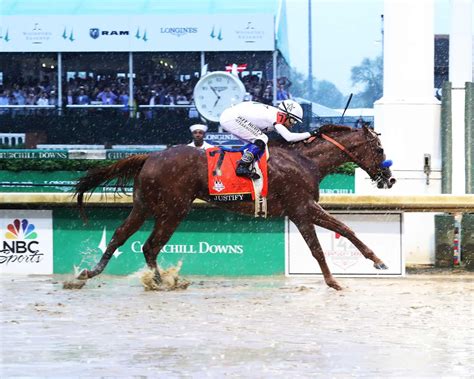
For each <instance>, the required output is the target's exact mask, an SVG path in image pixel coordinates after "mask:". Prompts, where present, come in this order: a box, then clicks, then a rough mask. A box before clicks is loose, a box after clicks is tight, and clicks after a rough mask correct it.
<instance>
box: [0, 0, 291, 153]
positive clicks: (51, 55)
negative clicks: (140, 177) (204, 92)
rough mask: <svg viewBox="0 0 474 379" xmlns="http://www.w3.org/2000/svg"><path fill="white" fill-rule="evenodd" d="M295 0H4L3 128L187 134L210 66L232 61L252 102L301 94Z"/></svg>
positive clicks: (101, 138)
mask: <svg viewBox="0 0 474 379" xmlns="http://www.w3.org/2000/svg"><path fill="white" fill-rule="evenodd" d="M285 5H286V4H285V1H277V0H265V1H261V2H251V1H241V2H239V3H238V4H237V3H235V2H231V1H219V2H214V1H211V0H209V1H199V2H195V1H179V2H174V3H173V4H172V5H170V3H168V2H166V3H163V2H148V1H144V0H142V1H135V2H118V3H117V2H113V3H112V2H106V3H103V4H100V5H98V4H97V3H96V2H93V1H90V0H76V1H68V2H63V1H59V0H55V1H52V2H51V1H48V2H47V1H35V2H17V1H8V0H7V1H3V3H2V7H3V9H2V16H3V18H2V38H1V39H0V46H1V51H2V53H1V55H2V59H1V60H0V119H1V122H0V133H25V134H26V145H27V147H30V148H31V147H34V146H35V144H37V143H42V144H88V145H94V144H107V145H111V144H121V145H133V144H160V145H161V144H164V145H170V144H176V143H182V142H185V141H186V139H187V136H188V134H187V127H188V126H189V124H191V123H194V122H196V121H198V120H197V119H198V118H199V115H198V113H197V111H196V109H195V108H194V106H193V88H194V85H195V84H196V82H197V81H198V79H199V78H200V76H201V73H202V72H203V69H204V67H206V68H207V70H209V71H218V70H219V71H226V70H227V71H229V70H230V67H231V66H232V64H237V65H238V74H239V76H240V78H241V80H242V82H243V83H244V85H245V87H246V90H247V92H248V98H249V99H253V100H258V101H261V102H264V103H268V104H273V103H275V102H276V100H277V99H278V98H281V96H290V95H289V92H290V91H291V89H289V88H287V86H288V83H289V82H288V81H287V80H286V79H285V78H286V76H287V75H288V42H287V37H286V35H287V33H286V18H285ZM104 15H107V18H106V21H104V20H105V18H104V17H103V16H104ZM196 15H198V16H196ZM213 128H214V129H217V126H216V125H211V130H213ZM31 133H36V137H35V138H34V139H33V138H29V135H31ZM38 133H39V134H38ZM184 136H186V137H184Z"/></svg>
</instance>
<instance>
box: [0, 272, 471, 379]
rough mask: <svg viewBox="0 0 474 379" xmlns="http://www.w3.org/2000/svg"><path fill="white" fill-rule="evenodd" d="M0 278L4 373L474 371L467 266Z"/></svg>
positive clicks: (370, 374) (0, 372) (377, 374)
mask: <svg viewBox="0 0 474 379" xmlns="http://www.w3.org/2000/svg"><path fill="white" fill-rule="evenodd" d="M68 279H71V278H70V277H66V276H28V277H26V276H25V277H19V276H7V275H2V276H1V277H0V295H1V316H0V340H1V342H0V348H1V350H0V353H1V361H0V363H1V365H0V377H2V378H5V377H12V376H22V377H62V378H64V377H133V376H149V377H158V376H159V377H166V378H178V377H179V378H183V377H195V378H201V377H211V378H223V377H245V378H247V377H248V378H308V377H314V376H317V375H319V376H320V377H324V378H332V377H335V378H347V377H363V378H382V377H383V378H387V377H392V378H393V377H397V378H400V377H403V378H414V377H424V378H426V377H427V378H440V377H444V378H445V377H453V378H454V377H456V378H459V377H471V378H472V373H473V372H474V358H473V357H474V286H473V279H474V275H473V274H472V273H467V272H454V273H446V271H443V272H433V271H431V272H424V271H423V270H421V272H419V273H416V274H413V273H412V274H408V276H407V277H405V278H373V279H372V278H371V279H367V278H360V279H340V282H341V283H342V284H343V286H344V287H347V288H346V289H345V290H344V291H341V292H336V291H334V290H332V289H329V288H327V287H326V286H325V285H324V284H323V282H322V280H321V279H319V278H284V277H271V278H235V279H229V278H197V277H186V279H188V280H189V281H191V285H190V286H189V287H188V289H187V290H182V291H161V292H156V291H145V290H144V288H143V286H142V285H141V283H140V280H139V278H138V276H137V275H134V276H130V277H107V276H102V277H99V278H98V279H94V280H91V281H89V282H87V284H86V285H85V286H84V287H83V288H82V289H69V290H68V289H63V285H62V283H63V282H64V281H65V280H68Z"/></svg>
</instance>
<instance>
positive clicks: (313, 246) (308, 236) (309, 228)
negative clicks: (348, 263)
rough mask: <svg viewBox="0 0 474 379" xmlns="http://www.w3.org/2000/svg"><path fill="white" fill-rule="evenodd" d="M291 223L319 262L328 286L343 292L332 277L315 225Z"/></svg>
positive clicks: (296, 221) (306, 222)
mask: <svg viewBox="0 0 474 379" xmlns="http://www.w3.org/2000/svg"><path fill="white" fill-rule="evenodd" d="M291 221H293V222H294V223H295V225H296V227H297V228H298V230H299V231H300V233H301V235H302V236H303V238H304V240H305V241H306V243H307V244H308V247H309V249H310V250H311V254H312V255H313V257H314V258H315V259H316V260H317V261H318V263H319V267H321V272H322V273H323V276H324V281H325V282H326V284H327V285H328V286H329V287H332V288H334V289H336V290H338V291H340V290H342V287H341V286H340V285H339V283H338V282H337V280H336V279H335V278H334V276H332V274H331V271H330V270H329V267H328V264H327V263H326V258H325V257H324V252H323V249H322V248H321V244H320V243H319V240H318V237H317V235H316V231H315V230H314V225H313V224H312V223H311V222H308V221H303V220H296V219H292V220H291Z"/></svg>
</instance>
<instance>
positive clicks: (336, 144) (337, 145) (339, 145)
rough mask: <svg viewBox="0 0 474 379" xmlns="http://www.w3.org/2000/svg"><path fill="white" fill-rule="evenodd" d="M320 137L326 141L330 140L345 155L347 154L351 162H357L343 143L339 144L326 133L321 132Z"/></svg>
mask: <svg viewBox="0 0 474 379" xmlns="http://www.w3.org/2000/svg"><path fill="white" fill-rule="evenodd" d="M321 137H322V138H323V139H325V140H326V141H328V142H331V143H332V144H333V145H334V146H336V147H337V148H338V149H340V150H342V151H343V152H344V153H345V154H346V155H348V156H349V157H350V158H351V159H352V161H353V162H355V163H357V161H358V159H357V158H356V156H355V155H354V154H352V153H351V152H350V151H349V150H347V149H346V148H345V146H344V145H341V144H340V143H339V142H337V141H336V140H335V139H333V138H331V137H329V136H328V135H326V134H324V133H321Z"/></svg>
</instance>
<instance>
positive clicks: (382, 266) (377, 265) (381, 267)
mask: <svg viewBox="0 0 474 379" xmlns="http://www.w3.org/2000/svg"><path fill="white" fill-rule="evenodd" d="M374 267H375V268H376V269H377V270H388V266H387V265H386V264H385V263H383V262H380V263H374Z"/></svg>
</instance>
